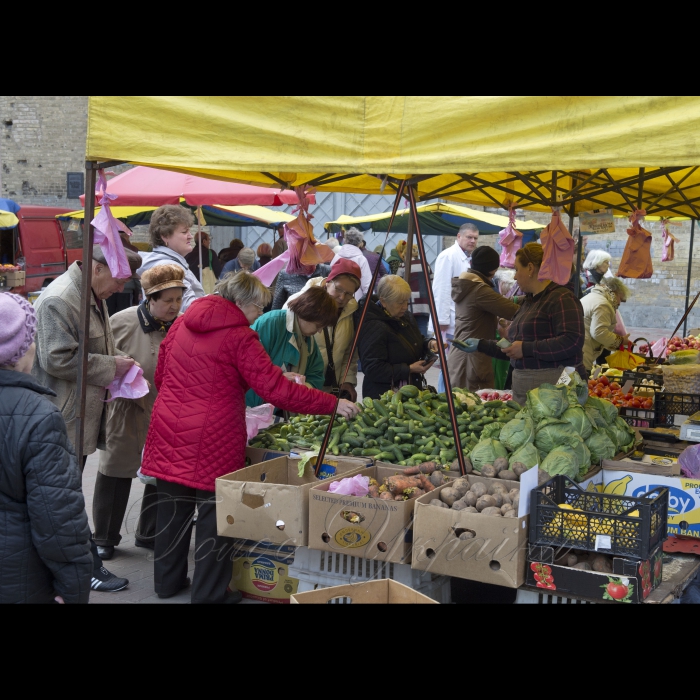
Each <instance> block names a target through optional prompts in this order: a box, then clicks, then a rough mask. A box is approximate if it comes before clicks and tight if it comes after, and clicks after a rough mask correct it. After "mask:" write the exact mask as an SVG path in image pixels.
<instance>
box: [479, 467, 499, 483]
mask: <svg viewBox="0 0 700 700" xmlns="http://www.w3.org/2000/svg"><path fill="white" fill-rule="evenodd" d="M496 474H498V472H497V471H496V467H494V466H493V464H484V466H483V467H481V476H483V477H484V479H495V478H496Z"/></svg>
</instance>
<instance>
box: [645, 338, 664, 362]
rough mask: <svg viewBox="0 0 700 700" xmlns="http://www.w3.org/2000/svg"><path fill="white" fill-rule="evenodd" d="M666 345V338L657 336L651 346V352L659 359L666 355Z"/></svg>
mask: <svg viewBox="0 0 700 700" xmlns="http://www.w3.org/2000/svg"><path fill="white" fill-rule="evenodd" d="M667 345H668V338H659V339H658V340H657V341H656V342H655V343H654V344H653V345H652V346H651V353H652V354H653V355H654V357H655V358H657V359H660V358H662V357H666V355H667V353H668V348H667V347H666V346H667ZM649 356H650V357H651V355H649Z"/></svg>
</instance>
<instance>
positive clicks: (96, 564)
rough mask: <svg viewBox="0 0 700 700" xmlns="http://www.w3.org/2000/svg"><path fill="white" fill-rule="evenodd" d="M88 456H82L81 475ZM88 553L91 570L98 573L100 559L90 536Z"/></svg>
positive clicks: (100, 563)
mask: <svg viewBox="0 0 700 700" xmlns="http://www.w3.org/2000/svg"><path fill="white" fill-rule="evenodd" d="M88 456H89V455H84V456H83V466H82V467H81V469H80V471H81V473H82V472H84V471H85V464H86V463H87V458H88ZM90 551H91V552H92V568H93V571H99V570H100V569H101V568H102V559H101V557H100V555H99V554H98V553H97V544H95V538H94V537H93V536H92V534H90Z"/></svg>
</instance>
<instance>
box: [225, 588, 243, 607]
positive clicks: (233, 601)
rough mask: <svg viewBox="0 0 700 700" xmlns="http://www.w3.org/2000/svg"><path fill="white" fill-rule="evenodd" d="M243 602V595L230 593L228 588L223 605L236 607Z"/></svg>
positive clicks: (235, 592)
mask: <svg viewBox="0 0 700 700" xmlns="http://www.w3.org/2000/svg"><path fill="white" fill-rule="evenodd" d="M242 600H243V594H242V593H241V592H240V591H232V590H231V589H230V588H229V589H228V590H227V591H226V600H224V605H238V603H240V602H241V601H242Z"/></svg>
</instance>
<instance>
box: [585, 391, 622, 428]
mask: <svg viewBox="0 0 700 700" xmlns="http://www.w3.org/2000/svg"><path fill="white" fill-rule="evenodd" d="M586 406H593V407H594V408H597V409H598V410H599V411H600V415H601V416H602V417H603V420H604V421H605V426H608V425H610V424H611V423H614V422H615V420H616V418H617V416H618V413H617V408H615V406H613V404H611V403H610V401H606V400H605V399H599V398H597V397H595V396H590V397H589V398H588V401H586ZM605 426H601V427H605Z"/></svg>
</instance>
